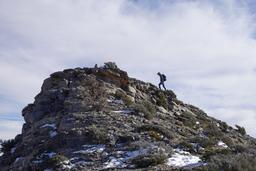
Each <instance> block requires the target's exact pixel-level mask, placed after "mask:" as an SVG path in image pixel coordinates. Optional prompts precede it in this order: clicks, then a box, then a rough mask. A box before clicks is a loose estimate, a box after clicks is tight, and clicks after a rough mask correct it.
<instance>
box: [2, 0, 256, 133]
mask: <svg viewBox="0 0 256 171" xmlns="http://www.w3.org/2000/svg"><path fill="white" fill-rule="evenodd" d="M139 2H141V3H140V5H138V4H136V3H133V1H128V0H119V1H117V0H108V1H103V0H99V1H95V0H86V1H84V0H76V1H71V0H43V1H42V0H41V1H39V0H26V1H19V0H10V1H0V23H1V25H0V69H1V70H0V71H1V72H0V81H1V84H0V92H1V93H0V99H3V98H4V99H8V104H6V103H7V102H6V101H5V102H4V101H3V100H0V105H1V106H12V105H13V106H14V109H15V110H16V112H17V113H20V112H19V111H20V110H21V108H20V107H16V105H17V104H19V106H25V105H26V104H27V103H29V102H32V101H33V97H34V96H35V95H36V94H37V93H38V92H39V90H40V86H41V84H42V82H43V79H45V78H46V77H47V75H49V74H50V73H51V72H54V71H56V70H62V69H63V68H67V67H77V66H82V67H83V66H93V64H94V63H100V64H102V63H103V62H104V61H109V60H113V61H116V62H117V63H118V64H119V65H120V67H121V68H123V69H125V70H127V71H128V72H129V73H130V75H131V76H133V77H138V78H141V79H144V80H146V81H151V82H153V83H157V81H158V80H157V79H158V78H157V76H156V72H157V71H162V72H165V73H166V75H167V76H168V87H170V88H172V89H174V90H175V92H176V93H177V94H178V96H179V97H180V98H181V99H183V100H185V101H187V102H189V103H191V104H196V105H198V106H200V107H202V108H203V109H204V110H206V111H208V112H209V114H210V115H213V116H215V117H216V118H222V116H225V115H230V114H229V113H231V112H230V110H231V109H232V108H234V109H235V110H237V111H240V110H241V111H243V115H247V116H248V117H243V118H240V117H239V115H240V113H239V112H232V113H233V115H230V116H233V118H230V117H229V118H224V120H225V121H227V122H229V123H230V124H235V123H241V124H242V125H243V126H245V127H246V128H248V129H249V130H248V132H249V133H250V134H251V135H254V136H256V132H255V131H254V130H253V129H251V128H249V127H248V125H247V124H245V123H247V122H248V123H249V122H252V120H253V119H252V118H251V117H252V116H255V115H256V114H255V112H253V111H255V106H253V104H254V102H255V100H256V98H255V97H256V96H255V92H254V88H253V85H255V83H256V80H255V64H256V58H255V55H256V49H255V45H256V44H255V40H254V39H253V38H252V36H253V35H254V33H255V27H254V24H253V23H254V22H253V16H252V14H251V13H250V12H249V9H248V7H247V6H246V4H241V3H240V2H239V1H234V0H233V1H232V0H222V1H201V0H198V1H172V3H170V1H164V0H162V1H161V0H159V1H154V4H153V5H152V4H151V5H149V4H148V3H150V1H139ZM157 2H159V3H158V5H157V6H156V3H157ZM151 3H152V2H151ZM10 11H11V12H10ZM9 102H10V103H9ZM248 106H249V107H248ZM213 108H215V110H213ZM248 108H249V109H248ZM9 109H10V111H9ZM219 109H221V110H219ZM8 111H9V112H10V113H13V112H14V111H13V109H11V107H5V108H3V107H1V109H0V113H4V112H5V113H8ZM247 111H248V112H247ZM247 113H248V114H247ZM238 118H239V119H238ZM253 118H254V119H255V117H253ZM253 121H256V119H255V120H253ZM0 136H1V135H0Z"/></svg>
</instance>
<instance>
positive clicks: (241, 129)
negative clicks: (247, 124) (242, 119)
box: [236, 125, 246, 136]
mask: <svg viewBox="0 0 256 171" xmlns="http://www.w3.org/2000/svg"><path fill="white" fill-rule="evenodd" d="M236 128H237V132H239V133H240V134H241V135H243V136H244V135H245V134H246V131H245V128H244V127H241V126H239V125H236Z"/></svg>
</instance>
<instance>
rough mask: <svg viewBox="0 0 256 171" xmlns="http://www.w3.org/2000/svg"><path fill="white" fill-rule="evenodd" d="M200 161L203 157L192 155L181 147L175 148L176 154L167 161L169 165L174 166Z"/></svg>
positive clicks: (198, 162) (196, 163) (195, 163)
mask: <svg viewBox="0 0 256 171" xmlns="http://www.w3.org/2000/svg"><path fill="white" fill-rule="evenodd" d="M200 163H201V159H200V158H199V157H198V156H194V155H191V154H190V153H189V152H186V151H183V150H180V149H175V150H174V154H173V155H172V157H170V158H168V161H167V165H169V166H174V167H184V166H186V167H188V166H192V165H198V164H200Z"/></svg>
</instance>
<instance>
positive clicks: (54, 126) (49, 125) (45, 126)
mask: <svg viewBox="0 0 256 171" xmlns="http://www.w3.org/2000/svg"><path fill="white" fill-rule="evenodd" d="M47 127H50V128H52V129H54V130H55V129H57V128H56V125H55V124H44V125H43V126H41V127H40V128H47Z"/></svg>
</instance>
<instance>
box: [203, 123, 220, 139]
mask: <svg viewBox="0 0 256 171" xmlns="http://www.w3.org/2000/svg"><path fill="white" fill-rule="evenodd" d="M204 130H205V133H206V134H207V135H208V136H209V137H216V138H219V139H221V138H222V137H223V133H222V132H221V131H220V129H219V127H217V126H216V125H215V124H208V125H207V126H206V128H205V129H204Z"/></svg>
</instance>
